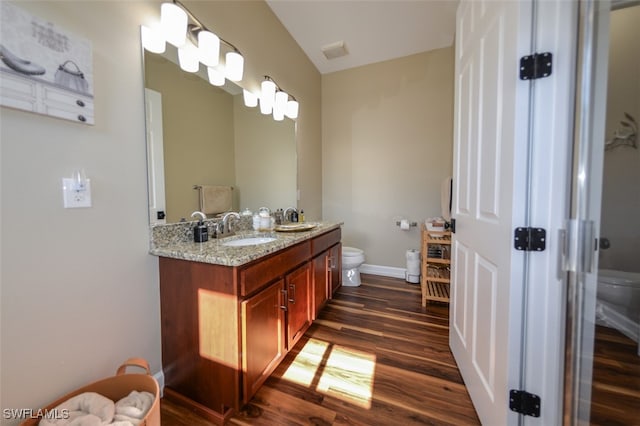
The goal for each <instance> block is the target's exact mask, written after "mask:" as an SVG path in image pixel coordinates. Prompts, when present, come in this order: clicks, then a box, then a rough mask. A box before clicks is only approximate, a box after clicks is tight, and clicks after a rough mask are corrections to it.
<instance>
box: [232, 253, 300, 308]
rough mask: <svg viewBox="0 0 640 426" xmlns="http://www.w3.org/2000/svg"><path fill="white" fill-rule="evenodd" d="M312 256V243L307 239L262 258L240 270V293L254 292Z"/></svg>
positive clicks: (242, 294) (243, 294) (244, 294)
mask: <svg viewBox="0 0 640 426" xmlns="http://www.w3.org/2000/svg"><path fill="white" fill-rule="evenodd" d="M310 257H311V243H310V242H309V241H305V242H303V243H300V244H297V245H295V246H293V247H290V248H288V249H285V250H283V251H280V252H277V253H275V255H272V256H271V257H270V258H268V259H263V260H260V262H258V263H255V264H253V265H251V266H248V267H246V268H244V269H241V270H240V295H241V296H246V295H248V294H251V293H253V292H254V291H256V290H258V289H259V288H261V287H263V286H264V285H265V284H267V283H269V282H271V281H273V280H274V279H276V278H278V277H281V276H283V275H284V274H285V273H287V272H289V271H290V270H292V269H293V268H295V267H296V266H298V265H300V264H301V263H303V262H305V261H307V260H308V259H309V258H310Z"/></svg>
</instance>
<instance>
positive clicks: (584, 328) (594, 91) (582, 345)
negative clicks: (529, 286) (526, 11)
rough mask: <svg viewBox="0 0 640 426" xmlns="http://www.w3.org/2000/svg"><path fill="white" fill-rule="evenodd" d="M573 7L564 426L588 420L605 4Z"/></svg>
mask: <svg viewBox="0 0 640 426" xmlns="http://www.w3.org/2000/svg"><path fill="white" fill-rule="evenodd" d="M578 9H579V11H578V13H579V16H578V46H577V66H576V93H575V116H574V141H573V158H574V160H573V172H572V178H571V208H570V211H571V213H570V217H569V219H568V221H567V226H566V238H565V247H564V250H563V259H562V268H563V271H565V273H566V319H565V321H566V327H565V368H564V409H563V424H564V425H577V424H589V416H590V411H591V384H592V367H593V345H594V338H595V303H596V289H597V271H598V268H597V267H598V256H597V254H598V251H597V250H598V244H597V241H598V236H599V235H600V210H601V199H602V181H603V163H604V141H605V131H604V127H605V118H606V101H607V73H608V51H609V14H610V10H611V2H610V1H609V0H603V1H598V0H583V1H581V2H580V3H579V8H578Z"/></svg>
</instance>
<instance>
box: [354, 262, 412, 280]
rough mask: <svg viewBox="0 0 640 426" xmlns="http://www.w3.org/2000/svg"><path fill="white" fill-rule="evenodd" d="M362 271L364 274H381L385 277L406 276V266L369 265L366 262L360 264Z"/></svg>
mask: <svg viewBox="0 0 640 426" xmlns="http://www.w3.org/2000/svg"><path fill="white" fill-rule="evenodd" d="M360 272H362V273H363V274H371V275H381V276H383V277H393V278H402V279H404V278H405V274H406V272H407V269H406V268H396V267H393V266H382V265H368V264H366V263H364V264H362V265H361V266H360Z"/></svg>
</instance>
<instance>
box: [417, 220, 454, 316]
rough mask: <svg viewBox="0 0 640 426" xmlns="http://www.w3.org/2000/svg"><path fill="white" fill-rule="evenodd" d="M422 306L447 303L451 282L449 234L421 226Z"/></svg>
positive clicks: (448, 232)
mask: <svg viewBox="0 0 640 426" xmlns="http://www.w3.org/2000/svg"><path fill="white" fill-rule="evenodd" d="M421 233H422V265H421V266H422V267H421V271H420V287H421V289H422V306H427V302H428V301H431V302H441V303H449V284H450V282H451V232H450V231H429V230H427V228H426V226H425V225H424V224H422V226H421Z"/></svg>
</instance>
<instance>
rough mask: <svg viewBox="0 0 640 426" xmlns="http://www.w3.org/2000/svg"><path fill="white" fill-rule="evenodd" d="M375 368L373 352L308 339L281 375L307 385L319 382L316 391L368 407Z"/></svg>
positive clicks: (310, 385) (371, 394) (369, 405)
mask: <svg viewBox="0 0 640 426" xmlns="http://www.w3.org/2000/svg"><path fill="white" fill-rule="evenodd" d="M327 351H329V354H328V356H327ZM325 358H326V362H324V363H323V360H324V359H325ZM375 368H376V356H375V355H374V354H370V353H367V352H362V351H358V350H355V349H351V348H346V347H343V346H334V345H331V344H329V343H328V342H325V341H322V340H318V339H309V341H308V342H307V343H306V344H305V345H304V347H303V348H302V350H301V351H300V353H298V355H296V357H295V359H294V360H293V362H292V363H291V365H290V366H289V367H288V368H287V371H285V373H284V374H283V375H282V378H283V379H286V380H289V381H291V382H294V383H297V384H299V385H302V386H306V387H312V386H313V385H314V384H315V383H317V387H316V391H318V392H320V393H323V394H325V395H329V396H331V397H334V398H338V399H340V400H342V401H345V402H349V403H351V404H354V405H357V406H358V407H362V408H366V409H369V408H371V399H372V396H373V378H374V375H375Z"/></svg>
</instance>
